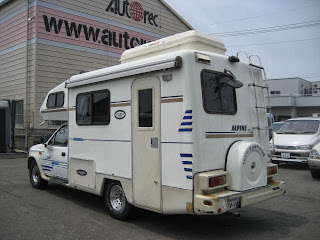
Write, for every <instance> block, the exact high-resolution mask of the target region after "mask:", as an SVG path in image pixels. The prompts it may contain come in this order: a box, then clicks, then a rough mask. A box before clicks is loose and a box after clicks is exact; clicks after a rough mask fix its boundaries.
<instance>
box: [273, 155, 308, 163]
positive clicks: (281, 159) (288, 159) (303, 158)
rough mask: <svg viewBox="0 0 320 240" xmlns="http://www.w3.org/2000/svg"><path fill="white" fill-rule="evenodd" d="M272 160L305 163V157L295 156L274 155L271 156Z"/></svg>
mask: <svg viewBox="0 0 320 240" xmlns="http://www.w3.org/2000/svg"><path fill="white" fill-rule="evenodd" d="M271 160H272V161H275V162H298V163H307V158H306V157H296V158H281V157H275V156H272V158H271Z"/></svg>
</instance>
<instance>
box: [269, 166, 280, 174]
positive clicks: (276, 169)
mask: <svg viewBox="0 0 320 240" xmlns="http://www.w3.org/2000/svg"><path fill="white" fill-rule="evenodd" d="M277 173H278V167H277V166H272V167H268V176H271V175H275V174H277Z"/></svg>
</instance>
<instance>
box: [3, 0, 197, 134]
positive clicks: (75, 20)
mask: <svg viewBox="0 0 320 240" xmlns="http://www.w3.org/2000/svg"><path fill="white" fill-rule="evenodd" d="M29 18H30V20H29V21H27V1H26V0H13V1H9V3H7V4H5V5H3V6H2V7H1V8H0V99H14V100H24V103H26V102H29V103H30V105H29V107H28V108H27V107H26V106H25V107H24V109H25V113H28V114H29V116H28V118H26V116H27V115H26V116H25V121H29V120H30V122H31V125H30V127H31V128H32V129H41V127H40V126H39V124H40V123H41V122H42V118H41V116H40V114H39V109H40V106H41V104H42V102H43V99H44V97H45V95H46V94H47V92H48V91H49V90H50V89H51V88H53V87H55V86H57V85H58V84H60V83H61V82H63V81H65V80H66V79H68V78H69V77H71V76H72V75H74V74H78V73H80V72H86V71H90V70H94V69H99V68H103V67H106V66H112V65H115V64H118V63H119V57H120V55H121V53H122V52H123V51H124V50H125V49H126V48H127V49H128V48H131V47H133V46H135V45H137V44H142V43H145V42H148V41H153V40H155V39H159V38H162V37H165V36H169V35H172V34H175V33H179V32H184V31H187V30H190V29H191V27H190V26H189V25H188V24H187V23H186V22H185V21H184V20H183V19H181V18H179V16H177V15H175V14H174V12H172V11H171V10H170V9H169V8H168V7H167V6H166V4H165V3H163V2H162V1H159V0H149V1H147V0H140V1H129V0H125V1H123V0H108V1H106V0H93V1H86V0H50V1H49V0H41V1H39V0H37V1H31V0H29ZM27 24H28V25H29V37H28V39H29V45H28V46H29V47H28V59H29V64H28V70H29V71H28V76H29V78H28V82H29V83H28V86H29V87H28V95H29V99H28V101H26V99H25V98H26V76H27V74H26V59H27V57H26V33H27ZM44 127H45V128H46V127H47V126H44Z"/></svg>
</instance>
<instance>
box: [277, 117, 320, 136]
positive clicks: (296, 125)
mask: <svg viewBox="0 0 320 240" xmlns="http://www.w3.org/2000/svg"><path fill="white" fill-rule="evenodd" d="M318 129H319V121H318V120H290V121H286V122H284V123H283V125H282V126H281V128H280V129H279V131H278V132H277V133H278V134H315V133H317V132H318Z"/></svg>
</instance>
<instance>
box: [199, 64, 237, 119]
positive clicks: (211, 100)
mask: <svg viewBox="0 0 320 240" xmlns="http://www.w3.org/2000/svg"><path fill="white" fill-rule="evenodd" d="M231 79H233V78H232V76H231V75H228V74H225V73H221V72H214V71H209V70H203V71H202V72H201V85H202V100H203V107H204V110H205V111H206V112H207V113H211V114H236V112H237V102H236V92H235V89H234V88H233V87H231V86H229V85H227V82H229V81H230V80H231Z"/></svg>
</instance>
